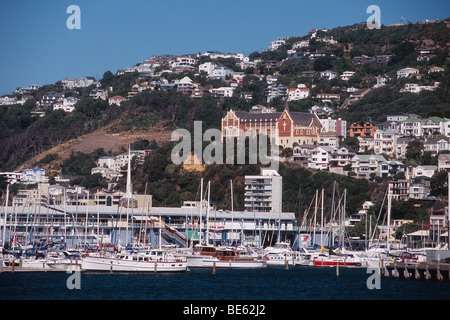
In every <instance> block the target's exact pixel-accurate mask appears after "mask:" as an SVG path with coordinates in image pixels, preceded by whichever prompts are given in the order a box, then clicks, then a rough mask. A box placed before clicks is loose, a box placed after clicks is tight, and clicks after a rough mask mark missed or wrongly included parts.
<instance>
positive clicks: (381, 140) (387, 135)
mask: <svg viewBox="0 0 450 320" xmlns="http://www.w3.org/2000/svg"><path fill="white" fill-rule="evenodd" d="M399 136H400V133H399V132H397V131H393V130H391V129H388V130H376V131H375V133H374V136H373V151H374V153H375V154H382V153H384V154H387V155H389V156H393V155H395V153H396V151H397V139H398V137H399Z"/></svg>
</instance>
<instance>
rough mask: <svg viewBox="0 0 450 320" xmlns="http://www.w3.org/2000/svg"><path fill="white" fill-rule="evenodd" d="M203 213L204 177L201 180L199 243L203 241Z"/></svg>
mask: <svg viewBox="0 0 450 320" xmlns="http://www.w3.org/2000/svg"><path fill="white" fill-rule="evenodd" d="M202 214H203V178H202V179H201V180H200V217H199V224H198V229H199V235H198V238H199V243H200V244H201V243H202Z"/></svg>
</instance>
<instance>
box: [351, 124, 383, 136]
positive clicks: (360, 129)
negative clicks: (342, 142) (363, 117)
mask: <svg viewBox="0 0 450 320" xmlns="http://www.w3.org/2000/svg"><path fill="white" fill-rule="evenodd" d="M376 130H377V126H376V125H375V124H374V123H372V122H370V121H366V122H359V123H358V122H353V123H352V124H351V125H350V134H349V135H350V137H367V136H371V137H373V135H374V133H375V131H376Z"/></svg>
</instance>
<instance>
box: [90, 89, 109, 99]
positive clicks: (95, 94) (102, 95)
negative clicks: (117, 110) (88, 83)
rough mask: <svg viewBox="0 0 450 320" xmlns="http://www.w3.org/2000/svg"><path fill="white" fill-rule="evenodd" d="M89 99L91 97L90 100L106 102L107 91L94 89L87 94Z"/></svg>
mask: <svg viewBox="0 0 450 320" xmlns="http://www.w3.org/2000/svg"><path fill="white" fill-rule="evenodd" d="M89 97H91V98H92V99H102V100H106V99H108V91H107V90H106V89H100V88H95V89H93V90H91V92H90V93H89Z"/></svg>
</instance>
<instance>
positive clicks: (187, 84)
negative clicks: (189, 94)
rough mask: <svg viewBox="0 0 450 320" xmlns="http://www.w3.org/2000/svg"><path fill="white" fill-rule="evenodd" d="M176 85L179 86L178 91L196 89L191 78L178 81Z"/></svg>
mask: <svg viewBox="0 0 450 320" xmlns="http://www.w3.org/2000/svg"><path fill="white" fill-rule="evenodd" d="M175 84H176V85H177V91H192V90H193V89H194V82H193V81H192V79H191V78H189V77H184V78H183V79H181V80H177V81H175Z"/></svg>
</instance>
